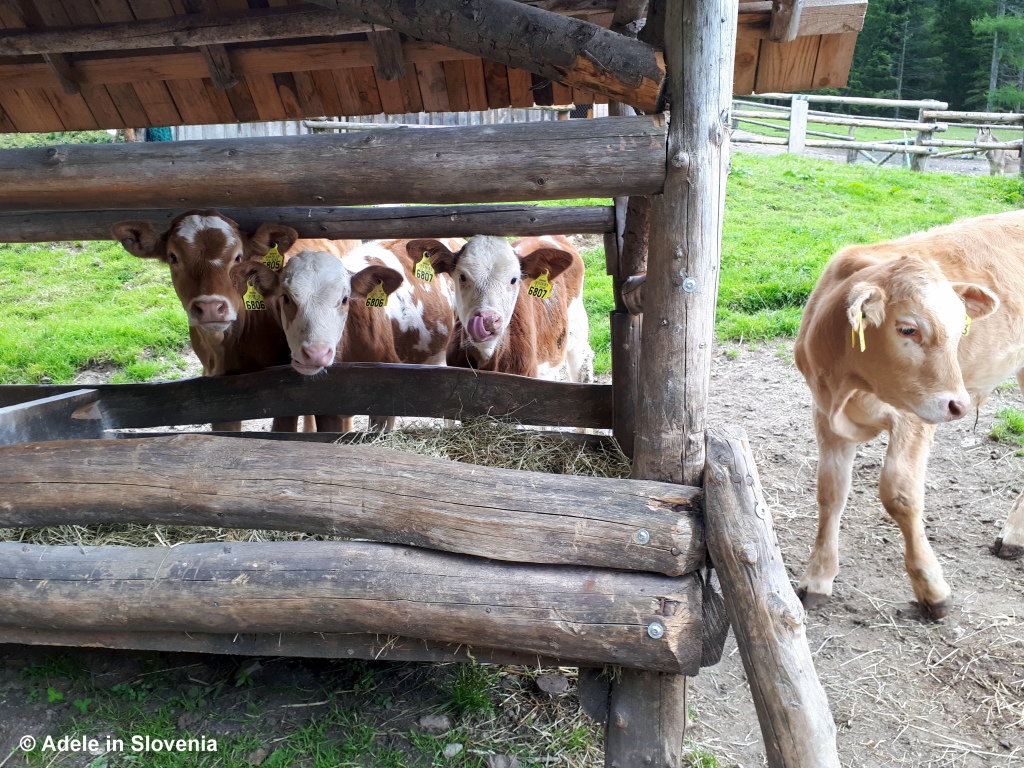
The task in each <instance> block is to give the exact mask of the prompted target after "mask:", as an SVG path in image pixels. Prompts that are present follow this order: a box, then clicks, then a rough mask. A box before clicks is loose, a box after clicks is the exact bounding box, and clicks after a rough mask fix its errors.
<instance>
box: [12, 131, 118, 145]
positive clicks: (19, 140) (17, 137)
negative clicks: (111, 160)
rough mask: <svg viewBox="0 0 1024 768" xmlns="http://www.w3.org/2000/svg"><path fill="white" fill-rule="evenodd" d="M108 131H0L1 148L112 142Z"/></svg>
mask: <svg viewBox="0 0 1024 768" xmlns="http://www.w3.org/2000/svg"><path fill="white" fill-rule="evenodd" d="M113 141H114V137H113V136H111V135H110V134H109V133H107V132H106V131H64V132H60V133H0V149H24V148H26V147H51V146H54V145H57V144H111V143H113Z"/></svg>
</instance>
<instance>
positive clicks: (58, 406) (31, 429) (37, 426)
mask: <svg viewBox="0 0 1024 768" xmlns="http://www.w3.org/2000/svg"><path fill="white" fill-rule="evenodd" d="M98 397H99V395H98V394H97V393H96V390H93V389H77V390H74V391H72V392H66V393H63V394H59V395H53V396H51V397H45V398H42V399H39V400H30V401H29V402H26V403H19V404H17V405H9V406H7V407H5V408H0V446H4V445H14V444H16V443H35V442H40V441H44V440H78V439H87V438H99V437H103V424H102V423H101V422H100V421H98V420H96V419H80V418H77V417H76V416H75V413H76V412H77V411H78V410H79V409H81V408H84V407H85V406H88V405H90V404H92V403H95V402H96V400H97V399H98Z"/></svg>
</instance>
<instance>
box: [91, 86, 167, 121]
mask: <svg viewBox="0 0 1024 768" xmlns="http://www.w3.org/2000/svg"><path fill="white" fill-rule="evenodd" d="M87 87H88V86H87ZM106 90H107V93H108V94H109V95H110V99H111V101H112V102H113V104H114V106H115V107H116V109H117V112H118V114H119V115H120V116H121V119H122V120H123V121H124V124H125V127H128V126H131V127H132V128H146V127H150V126H153V125H154V123H153V122H152V121H151V120H150V119H149V115H148V114H147V113H146V108H145V107H144V106H143V104H142V100H141V99H139V95H138V93H136V91H135V89H134V88H133V87H132V86H130V85H127V84H124V83H121V84H112V85H108V86H106ZM104 124H108V123H107V122H106V121H104Z"/></svg>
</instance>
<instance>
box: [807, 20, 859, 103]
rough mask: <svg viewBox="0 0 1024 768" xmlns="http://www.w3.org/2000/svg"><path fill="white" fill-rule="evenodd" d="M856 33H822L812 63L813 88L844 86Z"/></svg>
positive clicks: (851, 59)
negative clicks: (816, 55) (816, 53)
mask: <svg viewBox="0 0 1024 768" xmlns="http://www.w3.org/2000/svg"><path fill="white" fill-rule="evenodd" d="M856 45H857V33H856V32H846V33H843V34H838V35H822V36H821V44H820V45H819V46H818V60H817V61H816V62H815V63H814V77H813V85H812V86H811V87H812V88H814V89H818V88H845V87H846V82H847V80H848V79H849V77H850V67H851V66H852V65H853V49H854V48H855V47H856Z"/></svg>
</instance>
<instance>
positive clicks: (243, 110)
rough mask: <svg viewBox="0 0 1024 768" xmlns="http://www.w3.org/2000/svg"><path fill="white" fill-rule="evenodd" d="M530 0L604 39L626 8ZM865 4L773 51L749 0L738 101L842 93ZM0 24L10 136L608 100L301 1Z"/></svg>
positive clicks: (189, 5)
mask: <svg viewBox="0 0 1024 768" xmlns="http://www.w3.org/2000/svg"><path fill="white" fill-rule="evenodd" d="M525 4H527V5H531V6H534V7H537V8H541V9H544V10H549V11H553V12H555V13H557V14H560V15H563V16H571V17H575V18H579V19H583V20H586V21H589V22H592V23H594V24H597V25H600V26H603V27H606V28H607V27H609V26H610V25H611V24H612V20H613V14H614V12H615V9H616V5H617V2H616V0H525ZM866 7H867V1H866V0H805V2H804V3H803V7H802V14H801V16H800V23H799V28H798V30H797V37H796V39H794V40H792V41H791V42H787V43H773V42H771V41H770V40H768V39H767V38H768V29H769V24H770V20H771V13H772V2H771V0H760V1H758V2H744V3H741V5H740V17H739V28H738V29H739V31H738V39H737V45H736V70H735V80H734V92H735V93H736V94H749V93H753V92H771V91H792V90H807V89H817V88H825V87H841V86H843V85H845V83H846V78H847V76H848V74H849V70H850V63H851V60H852V57H853V48H854V43H855V41H856V37H857V32H858V31H859V30H860V29H861V27H862V26H863V19H864V13H865V10H866ZM160 20H163V21H160ZM147 24H148V25H149V26H148V27H147V26H146V25H147ZM161 24H163V26H162V27H161V26H160V25H161ZM111 25H115V26H111ZM0 27H2V29H3V30H4V31H3V32H0V132H12V133H13V132H48V131H62V130H89V129H98V128H142V127H153V126H167V125H201V124H206V123H232V122H255V121H270V120H285V119H301V118H310V117H319V116H323V115H330V116H342V115H373V114H380V113H382V112H383V113H387V114H404V113H409V112H421V111H424V112H448V111H454V112H461V111H476V110H484V109H493V108H501V107H531V106H534V105H542V106H543V105H552V104H570V103H575V104H590V103H594V102H602V101H606V100H607V95H601V94H595V93H594V92H592V91H590V90H584V89H582V88H579V87H575V88H574V87H570V86H567V85H563V84H561V83H558V82H551V81H550V80H548V79H545V78H544V77H542V76H540V75H536V74H531V73H530V72H526V71H523V70H521V69H515V68H513V67H511V66H506V65H505V64H501V63H496V62H494V61H489V60H487V59H482V58H479V57H477V56H475V55H472V54H468V53H465V52H462V51H458V50H455V49H453V48H449V47H445V46H443V45H438V44H435V43H429V42H423V41H420V40H417V39H414V38H412V37H408V36H405V35H402V36H401V37H399V36H398V34H397V33H395V32H392V31H390V30H387V29H382V28H381V27H379V26H377V27H373V28H371V25H370V24H368V23H366V22H362V21H357V20H355V19H350V18H346V17H343V16H341V15H340V14H338V12H337V11H332V10H327V9H325V8H323V7H322V4H321V5H313V4H310V3H305V2H301V1H300V0H248V2H247V0H92V1H91V2H81V1H80V0H0ZM161 29H162V30H163V32H162V35H163V36H162V37H161ZM275 30H276V31H275ZM325 31H326V32H327V33H328V34H325ZM45 32H49V35H41V34H40V33H45ZM200 43H202V44H200ZM5 54H6V55H5Z"/></svg>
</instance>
